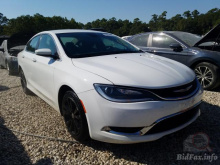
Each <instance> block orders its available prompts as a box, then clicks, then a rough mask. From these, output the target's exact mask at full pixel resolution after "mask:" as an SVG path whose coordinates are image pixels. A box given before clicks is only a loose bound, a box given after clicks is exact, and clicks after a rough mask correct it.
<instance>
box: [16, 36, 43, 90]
mask: <svg viewBox="0 0 220 165" xmlns="http://www.w3.org/2000/svg"><path fill="white" fill-rule="evenodd" d="M39 39H40V36H39V35H38V36H36V37H34V38H32V39H31V40H30V41H29V42H28V43H27V46H26V48H25V50H24V51H23V52H22V54H21V61H20V66H21V68H22V70H23V72H24V75H25V78H26V81H27V85H28V88H33V87H34V86H35V84H36V82H34V80H33V77H34V74H33V72H34V70H35V69H36V68H37V66H36V63H35V62H36V55H35V50H36V48H37V46H38V43H39Z"/></svg>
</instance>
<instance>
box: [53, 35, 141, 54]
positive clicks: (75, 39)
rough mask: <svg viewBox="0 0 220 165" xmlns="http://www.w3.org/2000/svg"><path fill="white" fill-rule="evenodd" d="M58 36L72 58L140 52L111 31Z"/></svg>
mask: <svg viewBox="0 0 220 165" xmlns="http://www.w3.org/2000/svg"><path fill="white" fill-rule="evenodd" d="M57 37H58V39H59V41H60V43H61V44H62V46H63V49H64V51H65V52H66V54H67V56H68V57H70V58H83V57H93V56H102V55H110V54H120V53H138V52H140V50H139V49H137V48H135V47H134V46H132V45H131V44H129V43H127V42H126V41H124V40H123V39H121V38H119V37H117V36H115V35H113V34H109V33H94V32H76V33H60V34H57Z"/></svg>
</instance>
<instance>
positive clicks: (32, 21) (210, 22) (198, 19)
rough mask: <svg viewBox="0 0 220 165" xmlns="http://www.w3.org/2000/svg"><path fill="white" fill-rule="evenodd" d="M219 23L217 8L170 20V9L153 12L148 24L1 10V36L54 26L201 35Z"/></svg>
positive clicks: (187, 13) (124, 32)
mask: <svg viewBox="0 0 220 165" xmlns="http://www.w3.org/2000/svg"><path fill="white" fill-rule="evenodd" d="M218 24H220V9H219V8H214V9H211V10H209V11H208V12H207V13H199V11H198V10H194V11H192V12H191V11H189V10H188V11H185V12H184V13H183V14H177V15H175V16H173V17H172V18H170V19H167V11H164V12H162V13H161V14H160V15H157V14H153V15H152V18H151V20H150V21H149V22H148V23H146V22H142V21H141V20H140V19H139V18H135V19H134V20H133V21H129V20H127V19H126V20H121V19H118V20H117V19H116V18H115V17H113V18H110V19H105V18H103V19H96V20H95V21H92V22H88V23H86V24H83V23H80V22H76V21H75V19H74V18H71V19H67V18H66V17H60V16H53V17H44V16H43V15H41V14H35V15H33V16H30V15H22V16H19V17H17V18H12V19H8V18H7V16H4V15H3V14H2V13H0V35H13V34H16V33H38V32H41V31H45V30H54V29H91V28H103V29H105V31H107V32H110V33H113V34H116V35H118V36H127V35H133V34H137V33H142V32H148V31H162V30H167V31H186V32H190V33H194V34H198V35H203V34H205V33H207V32H208V31H209V30H210V29H212V28H213V27H214V26H216V25H218Z"/></svg>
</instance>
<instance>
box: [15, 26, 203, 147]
mask: <svg viewBox="0 0 220 165" xmlns="http://www.w3.org/2000/svg"><path fill="white" fill-rule="evenodd" d="M76 32H82V33H83V32H90V33H102V32H95V31H86V30H57V31H46V32H41V33H39V34H37V35H40V34H49V35H50V36H52V37H53V40H54V42H55V44H56V48H57V50H58V55H59V57H60V58H59V59H57V60H55V59H52V58H49V57H43V56H38V55H36V54H34V53H30V52H27V51H26V50H24V51H22V52H21V53H20V54H19V55H18V62H19V66H20V68H22V70H23V71H24V74H25V77H26V80H27V87H28V88H29V89H30V90H31V91H33V92H34V93H35V94H37V95H38V96H39V97H41V98H42V99H43V100H44V101H46V102H47V103H48V104H50V105H51V106H52V107H53V108H54V109H56V110H57V111H58V112H59V111H60V110H59V103H58V93H59V90H60V88H61V87H62V86H63V85H66V86H69V87H70V88H71V89H72V90H73V91H74V92H75V93H76V94H77V96H78V97H79V98H80V100H82V101H83V103H84V106H85V108H86V111H87V113H86V118H87V122H88V127H89V134H90V136H91V138H93V139H95V140H100V141H104V142H110V143H137V142H145V141H152V140H156V139H159V138H161V137H162V136H165V135H167V134H170V133H172V132H175V131H177V130H180V129H182V128H184V127H185V126H187V125H189V124H190V123H192V122H193V121H194V120H195V119H196V118H197V117H198V116H199V112H198V113H197V114H196V115H195V116H194V118H192V119H191V120H190V121H188V122H187V123H184V124H183V125H181V126H178V127H176V128H174V129H171V130H167V131H164V132H160V133H157V134H151V135H143V136H140V135H126V134H117V133H111V132H108V131H105V130H103V128H104V127H108V126H115V127H147V126H151V125H152V124H153V123H154V122H155V121H157V120H158V119H161V118H163V117H166V116H169V115H172V114H175V113H179V112H181V111H184V110H188V109H190V108H193V107H194V106H195V105H198V104H199V103H200V102H201V99H202V89H201V87H199V90H198V91H197V92H196V94H194V95H193V96H192V97H190V98H187V99H183V100H175V101H144V102H132V103H118V102H112V101H108V100H106V99H104V98H103V97H101V96H100V95H99V94H98V93H97V91H96V90H95V89H94V84H96V83H98V84H110V85H123V86H130V87H140V88H146V89H160V88H169V87H176V86H180V85H184V84H187V83H189V82H191V81H193V80H194V79H195V74H194V72H193V71H192V70H191V69H189V68H188V67H186V66H184V65H183V64H180V63H178V62H175V61H173V60H169V59H166V58H163V57H159V56H156V55H152V54H148V53H135V54H128V53H127V54H115V55H104V56H97V57H87V58H78V59H77V58H72V59H71V58H69V57H68V56H67V55H66V53H65V51H64V49H63V47H62V45H61V43H60V41H59V40H58V38H57V36H56V34H57V33H76ZM37 35H36V36H37ZM33 38H34V37H33ZM39 120H40V119H39Z"/></svg>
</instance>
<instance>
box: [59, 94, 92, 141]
mask: <svg viewBox="0 0 220 165" xmlns="http://www.w3.org/2000/svg"><path fill="white" fill-rule="evenodd" d="M62 115H63V118H64V121H65V124H66V127H67V129H68V131H69V133H70V134H71V135H72V137H73V138H74V139H76V140H77V141H81V142H83V141H86V140H87V139H89V131H88V124H87V120H86V116H85V113H84V111H83V107H82V104H81V102H80V100H79V98H78V97H77V95H76V94H75V93H74V92H73V91H67V92H66V93H65V94H64V97H63V100H62Z"/></svg>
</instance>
